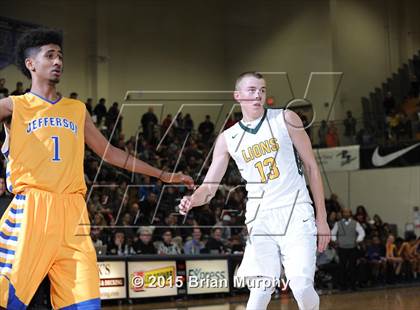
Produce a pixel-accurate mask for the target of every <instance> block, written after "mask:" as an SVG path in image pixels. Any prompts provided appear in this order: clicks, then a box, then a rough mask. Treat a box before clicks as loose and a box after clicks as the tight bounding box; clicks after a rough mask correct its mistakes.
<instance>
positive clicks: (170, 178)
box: [161, 172, 194, 189]
mask: <svg viewBox="0 0 420 310" xmlns="http://www.w3.org/2000/svg"><path fill="white" fill-rule="evenodd" d="M161 179H162V181H163V182H165V183H183V184H185V185H186V186H187V187H188V188H189V189H193V188H194V180H193V178H192V177H190V176H189V175H185V174H183V173H182V172H177V173H164V174H163V176H162V178H161Z"/></svg>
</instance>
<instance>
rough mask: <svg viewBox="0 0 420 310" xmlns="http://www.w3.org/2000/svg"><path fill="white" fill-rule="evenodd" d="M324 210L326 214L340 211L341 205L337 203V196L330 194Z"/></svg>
mask: <svg viewBox="0 0 420 310" xmlns="http://www.w3.org/2000/svg"><path fill="white" fill-rule="evenodd" d="M325 208H326V210H327V213H328V212H331V211H335V212H340V211H341V205H340V202H339V201H338V196H337V194H334V193H331V196H330V199H327V200H326V201H325Z"/></svg>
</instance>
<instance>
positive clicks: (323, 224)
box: [316, 219, 331, 252]
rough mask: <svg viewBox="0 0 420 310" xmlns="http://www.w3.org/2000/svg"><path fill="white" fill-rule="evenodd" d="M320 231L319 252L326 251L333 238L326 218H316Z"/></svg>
mask: <svg viewBox="0 0 420 310" xmlns="http://www.w3.org/2000/svg"><path fill="white" fill-rule="evenodd" d="M316 228H317V231H318V252H324V251H325V249H326V248H327V246H328V243H329V242H330V239H331V230H330V227H329V226H328V223H327V221H326V220H318V219H317V220H316Z"/></svg>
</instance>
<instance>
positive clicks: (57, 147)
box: [51, 136, 61, 161]
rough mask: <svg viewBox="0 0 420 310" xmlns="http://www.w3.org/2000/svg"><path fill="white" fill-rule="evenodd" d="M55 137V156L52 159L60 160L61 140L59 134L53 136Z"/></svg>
mask: <svg viewBox="0 0 420 310" xmlns="http://www.w3.org/2000/svg"><path fill="white" fill-rule="evenodd" d="M51 138H52V139H53V142H54V157H53V159H52V161H60V160H61V159H60V144H59V142H60V140H59V139H58V137H57V136H52V137H51Z"/></svg>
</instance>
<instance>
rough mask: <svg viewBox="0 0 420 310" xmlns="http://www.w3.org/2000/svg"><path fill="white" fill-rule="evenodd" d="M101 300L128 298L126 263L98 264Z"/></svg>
mask: <svg viewBox="0 0 420 310" xmlns="http://www.w3.org/2000/svg"><path fill="white" fill-rule="evenodd" d="M97 264H98V269H99V280H100V289H99V290H100V293H101V299H103V300H105V299H115V298H127V293H126V292H127V291H126V285H127V281H126V277H125V262H98V263H97Z"/></svg>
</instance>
